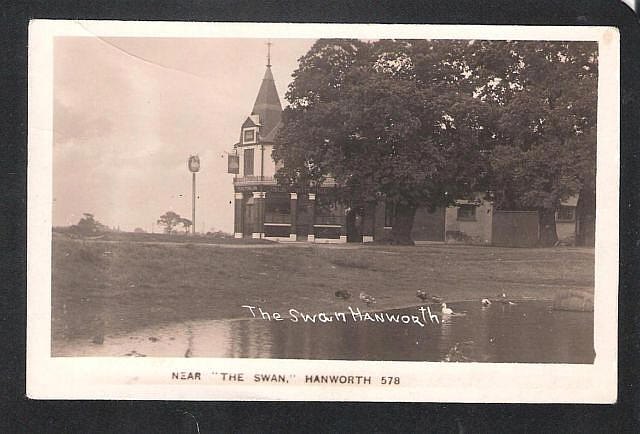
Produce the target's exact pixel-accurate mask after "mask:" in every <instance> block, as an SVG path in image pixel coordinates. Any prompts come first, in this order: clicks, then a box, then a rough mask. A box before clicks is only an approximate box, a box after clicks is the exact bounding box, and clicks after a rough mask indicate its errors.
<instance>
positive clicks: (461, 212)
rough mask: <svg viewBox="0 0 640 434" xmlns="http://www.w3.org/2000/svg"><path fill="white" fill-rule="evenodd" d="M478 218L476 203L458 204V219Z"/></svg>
mask: <svg viewBox="0 0 640 434" xmlns="http://www.w3.org/2000/svg"><path fill="white" fill-rule="evenodd" d="M475 219H476V207H475V206H474V205H466V204H464V205H458V220H468V221H473V220H475Z"/></svg>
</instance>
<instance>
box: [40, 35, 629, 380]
mask: <svg viewBox="0 0 640 434" xmlns="http://www.w3.org/2000/svg"><path fill="white" fill-rule="evenodd" d="M184 25H186V24H184ZM319 26H322V25H319ZM400 27H401V26H400ZM436 27H437V26H436ZM89 33H91V34H89ZM263 33H264V37H262V35H254V36H251V34H250V33H247V32H245V33H242V34H239V35H237V36H234V34H233V32H230V33H228V34H225V35H222V36H220V35H218V36H206V35H193V34H191V33H187V32H185V34H184V35H182V36H180V37H178V36H171V35H162V34H160V35H157V36H153V35H148V34H145V35H134V36H132V35H128V34H126V33H120V34H118V33H117V32H105V33H102V34H101V33H100V32H99V31H96V32H93V31H92V32H89V31H87V32H86V34H77V35H76V34H72V35H65V34H62V35H55V36H53V37H52V38H51V42H50V43H51V47H50V49H51V56H50V58H49V60H50V64H51V77H50V83H49V86H50V89H49V90H50V95H51V97H52V100H51V101H49V102H48V104H49V105H50V110H51V112H52V113H51V119H50V122H51V131H50V133H51V135H50V137H49V139H48V140H49V143H50V151H49V152H50V173H51V179H50V191H51V202H50V204H49V205H50V207H49V213H50V220H47V221H48V222H49V223H50V225H49V227H48V229H46V230H49V231H50V239H49V243H50V257H49V263H50V276H49V282H50V287H49V288H47V289H42V292H41V290H40V289H38V294H46V292H47V291H48V295H47V296H46V297H45V298H43V299H41V300H38V306H41V307H42V308H41V309H40V308H39V310H38V312H42V313H43V315H45V314H46V315H49V316H44V317H39V318H38V321H39V322H42V323H44V322H48V324H44V325H41V326H42V327H44V328H42V330H47V328H48V330H49V333H50V334H49V335H48V336H40V335H38V336H39V340H38V342H40V341H41V340H43V341H42V345H43V348H44V347H45V346H46V347H47V348H48V354H46V357H48V358H50V359H51V360H54V361H55V360H58V361H61V363H64V361H65V360H76V361H79V363H82V361H83V360H100V358H109V359H106V360H118V362H117V363H126V361H127V360H132V359H133V358H136V359H137V358H144V359H145V360H149V359H154V358H162V360H167V359H170V360H174V361H175V360H177V362H178V363H183V362H180V360H184V359H194V358H195V359H197V358H203V360H207V359H216V360H217V359H231V360H238V361H239V360H243V359H246V360H250V361H252V362H253V361H255V360H258V362H256V363H260V362H259V361H260V360H268V359H273V360H274V361H283V360H286V361H294V360H302V361H325V362H323V363H330V362H327V361H363V362H365V361H371V362H433V363H435V364H436V365H438V366H449V365H451V366H460V365H466V366H469V367H473V368H475V367H477V366H484V365H486V366H493V365H494V364H497V365H498V367H499V366H500V365H503V366H504V365H508V366H515V365H514V364H522V365H534V366H536V367H542V368H544V366H551V365H569V366H568V369H573V368H571V366H583V365H585V366H593V365H594V363H595V361H596V358H598V357H600V356H601V355H602V353H599V347H598V346H597V345H596V342H595V341H596V340H597V339H596V338H595V334H596V333H597V331H596V330H597V326H596V320H595V317H594V311H595V312H597V311H598V309H601V312H602V311H603V310H602V309H604V307H602V306H600V305H599V304H598V303H599V300H600V299H601V298H603V297H613V298H612V300H613V301H614V302H615V299H616V298H615V297H616V294H617V279H616V280H615V281H613V285H616V286H615V287H607V288H599V289H597V290H596V287H597V285H596V274H598V275H600V276H601V277H602V276H605V277H606V273H604V274H603V273H601V272H600V273H598V272H597V271H596V263H597V257H598V254H599V253H600V254H604V253H605V252H607V251H608V250H607V249H608V248H609V247H610V246H608V245H607V246H604V247H603V248H602V249H601V250H600V251H599V250H598V245H599V244H598V243H599V242H600V241H599V240H600V237H602V236H603V235H604V233H603V232H601V227H603V226H604V225H605V221H604V220H603V221H599V219H600V218H601V217H600V216H601V215H602V213H603V211H602V210H601V206H602V205H601V190H600V187H598V188H597V185H598V186H599V185H600V183H601V182H604V181H603V180H609V181H612V180H613V181H614V182H613V183H612V182H609V187H610V188H613V189H614V191H617V184H616V182H617V172H615V173H610V174H601V173H600V169H601V167H602V166H601V165H599V163H600V159H601V158H602V155H605V154H612V155H613V154H615V155H617V152H618V150H617V148H615V143H616V142H615V141H613V142H606V143H605V142H603V140H602V137H603V133H602V132H601V131H600V129H601V128H602V124H601V122H602V121H601V116H602V112H601V110H602V107H600V104H601V102H600V99H599V98H600V97H601V95H600V93H599V89H602V88H601V87H599V86H602V83H600V81H601V80H602V77H603V73H602V63H601V62H602V60H601V50H602V42H599V40H598V39H597V38H594V37H589V38H579V37H574V36H572V37H567V38H566V39H563V38H560V37H542V36H543V35H544V33H540V35H541V37H540V38H539V39H532V38H531V37H528V38H518V37H517V35H515V36H512V37H509V35H505V36H501V37H496V36H495V35H489V34H487V37H484V38H482V37H478V36H482V33H480V34H478V32H476V34H473V35H471V36H468V37H453V36H449V34H447V33H444V32H443V33H441V34H439V36H438V37H433V36H432V35H431V34H425V35H424V36H421V35H420V34H419V33H418V34H415V35H410V36H405V34H406V32H405V33H403V32H397V33H398V37H394V35H393V34H389V32H380V33H379V34H380V36H379V37H375V32H368V33H367V32H362V34H358V32H354V34H353V36H350V35H346V36H343V34H344V32H335V35H336V36H335V37H332V35H331V34H329V35H327V33H328V32H315V34H317V35H318V36H317V37H313V35H314V32H313V31H311V30H310V31H308V32H306V33H304V34H300V36H292V37H286V34H283V33H278V32H274V33H271V34H269V32H263ZM454 33H455V32H453V33H451V34H452V35H453V34H454ZM605 36H606V35H605ZM39 102H42V101H39ZM42 103H44V102H42ZM615 128H617V126H615ZM605 146H607V147H605ZM597 169H598V170H597ZM616 170H617V169H616ZM603 177H604V178H603ZM596 179H598V182H596ZM30 200H31V198H30ZM609 200H611V199H609ZM613 200H614V201H615V203H616V204H617V198H615V199H613ZM608 203H609V204H610V203H611V202H608ZM616 212H617V211H616ZM596 216H598V218H596ZM604 218H606V222H609V223H610V222H611V221H612V220H611V218H609V217H606V216H605V217H604ZM32 222H33V220H32ZM613 222H614V225H617V220H613ZM30 225H31V223H30ZM596 226H598V230H596ZM605 229H606V228H605ZM609 229H611V230H612V233H613V231H615V235H614V237H612V238H611V242H615V243H617V226H616V227H609ZM603 242H604V241H603ZM43 243H46V240H43ZM47 269H48V268H43V269H42V270H47ZM42 274H45V273H42ZM614 276H615V273H614ZM43 281H44V278H43ZM610 283H611V282H610ZM32 286H33V285H31V284H30V288H29V290H30V292H31V294H33V291H32ZM598 291H600V292H598ZM602 291H605V293H603V292H602ZM596 292H597V293H598V296H596ZM607 294H609V295H607ZM49 301H50V302H49ZM30 303H31V299H30ZM45 305H46V306H45ZM30 306H31V305H30ZM47 308H48V312H47ZM607 309H608V308H607ZM613 309H614V311H613V312H614V313H615V307H614V308H613ZM42 318H47V320H46V321H45V320H43V319H42ZM49 320H50V321H49ZM612 321H613V320H612ZM611 326H612V327H613V330H614V331H613V333H614V334H615V324H612V325H611ZM39 327H40V326H39ZM607 336H610V334H609V335H607ZM47 341H48V346H47V343H46V342H47ZM609 345H613V346H614V349H615V342H614V341H612V342H609ZM611 355H612V354H611V353H608V354H607V356H606V357H609V356H611ZM613 357H614V360H615V351H614V354H613ZM114 358H115V359H114ZM122 361H124V362H122ZM92 363H93V362H92ZM109 363H111V362H109ZM114 363H115V362H114ZM171 363H174V362H171ZM231 363H234V362H231ZM314 366H322V364H320V365H314ZM429 366H432V365H431V364H429ZM614 366H615V365H614ZM498 369H499V368H498ZM252 372H253V371H252ZM314 372H315V373H309V374H308V375H305V376H300V375H298V380H299V381H301V382H303V383H304V384H314V383H340V384H348V385H360V384H364V385H367V384H370V383H371V377H370V376H367V375H347V374H345V375H329V374H326V375H324V374H323V373H322V372H320V373H318V371H314ZM204 375H205V374H203V373H201V371H200V370H189V369H187V370H186V372H185V370H184V369H183V370H175V369H174V370H172V371H171V378H172V379H173V380H176V381H177V380H190V381H198V380H201V379H202V378H203V377H204ZM209 375H213V376H216V377H217V378H219V379H220V381H228V380H229V379H230V378H231V381H236V380H237V378H238V377H237V376H238V375H240V376H241V377H240V378H242V374H234V373H232V372H231V371H220V370H219V371H217V372H209ZM234 376H235V377H234ZM247 376H248V377H250V379H251V381H252V382H256V383H260V382H268V383H288V382H289V381H290V380H291V381H294V380H293V377H292V376H290V375H289V374H286V373H284V372H282V373H276V372H275V371H264V373H256V374H255V377H254V375H253V373H252V374H251V375H247ZM384 378H385V377H382V381H383V382H382V384H386V383H387V382H389V384H394V383H395V384H400V382H401V379H400V377H397V376H395V375H391V376H389V377H388V379H387V380H384ZM614 378H615V374H614ZM239 381H244V380H239ZM367 381H368V382H367ZM373 381H374V383H375V382H377V381H379V380H376V377H375V376H374V380H373ZM396 381H397V383H396ZM613 387H614V388H615V384H613ZM614 391H615V390H614Z"/></svg>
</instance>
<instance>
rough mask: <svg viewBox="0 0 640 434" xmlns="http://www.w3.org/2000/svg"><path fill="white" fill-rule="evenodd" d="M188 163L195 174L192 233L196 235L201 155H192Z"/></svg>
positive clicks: (193, 179) (192, 193) (193, 181)
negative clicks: (197, 185)
mask: <svg viewBox="0 0 640 434" xmlns="http://www.w3.org/2000/svg"><path fill="white" fill-rule="evenodd" d="M188 165H189V170H190V171H191V173H192V175H193V176H192V186H191V203H192V205H191V235H194V234H195V233H196V173H197V172H198V171H200V157H198V156H197V155H191V156H190V157H189V164H188Z"/></svg>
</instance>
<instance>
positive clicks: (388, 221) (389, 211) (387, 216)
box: [384, 202, 396, 228]
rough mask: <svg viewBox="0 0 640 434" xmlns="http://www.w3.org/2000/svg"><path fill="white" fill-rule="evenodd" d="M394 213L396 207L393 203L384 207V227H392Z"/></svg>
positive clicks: (388, 203)
mask: <svg viewBox="0 0 640 434" xmlns="http://www.w3.org/2000/svg"><path fill="white" fill-rule="evenodd" d="M395 213H396V207H395V205H394V204H393V202H387V203H385V205H384V226H385V227H387V228H390V227H393V216H394V215H395Z"/></svg>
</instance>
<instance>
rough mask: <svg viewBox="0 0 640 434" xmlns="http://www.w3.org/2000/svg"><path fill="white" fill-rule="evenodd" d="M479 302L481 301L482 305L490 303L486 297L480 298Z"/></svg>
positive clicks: (485, 305)
mask: <svg viewBox="0 0 640 434" xmlns="http://www.w3.org/2000/svg"><path fill="white" fill-rule="evenodd" d="M480 303H482V306H484V307H487V306H490V305H491V300H489V299H488V298H483V299H482V300H480Z"/></svg>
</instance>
